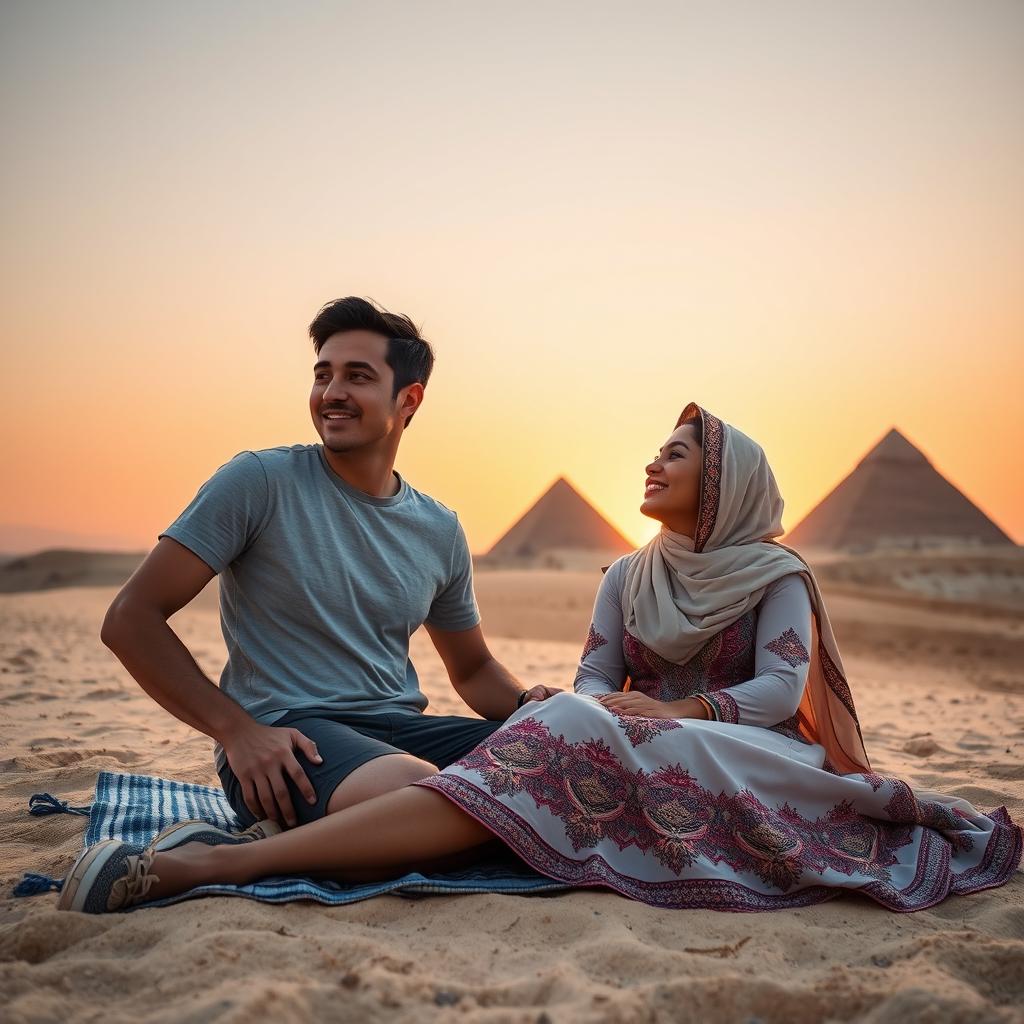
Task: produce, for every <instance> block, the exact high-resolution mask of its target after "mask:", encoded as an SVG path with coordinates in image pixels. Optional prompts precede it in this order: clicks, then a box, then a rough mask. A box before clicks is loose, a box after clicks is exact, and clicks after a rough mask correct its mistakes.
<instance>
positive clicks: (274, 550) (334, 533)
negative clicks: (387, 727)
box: [159, 444, 480, 758]
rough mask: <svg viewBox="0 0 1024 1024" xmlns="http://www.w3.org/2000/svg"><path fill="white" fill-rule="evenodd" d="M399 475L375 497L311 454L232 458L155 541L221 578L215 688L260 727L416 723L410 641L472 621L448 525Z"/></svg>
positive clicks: (462, 557) (275, 451) (456, 542)
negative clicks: (353, 719) (395, 484)
mask: <svg viewBox="0 0 1024 1024" xmlns="http://www.w3.org/2000/svg"><path fill="white" fill-rule="evenodd" d="M395 475H396V477H398V480H399V490H398V493H397V494H395V495H393V496H390V497H384V498H378V497H374V496H372V495H369V494H366V493H364V492H363V491H360V490H359V489H358V488H356V487H353V486H352V485H351V484H349V483H347V482H346V481H345V480H344V479H343V478H342V477H340V476H339V475H338V474H337V473H336V472H335V471H334V470H333V469H331V467H330V466H329V465H328V463H327V459H326V457H325V456H324V453H323V449H322V446H321V445H319V444H294V445H291V446H286V445H280V446H278V447H276V448H264V449H261V450H259V451H242V452H239V453H238V454H237V455H235V456H234V457H233V458H232V459H231V460H230V461H228V462H226V463H224V465H222V466H220V467H219V468H218V469H217V471H216V472H215V473H214V474H213V476H211V477H210V479H209V480H207V481H206V482H205V483H204V484H203V485H202V487H200V488H199V491H198V493H197V494H196V496H195V497H194V498H193V499H192V501H191V502H190V503H189V504H188V506H187V507H186V508H185V509H184V511H183V512H182V513H181V514H180V515H179V516H178V518H177V519H175V520H174V522H173V523H171V525H170V526H168V527H167V529H166V530H164V531H163V532H162V533H161V534H159V536H160V537H165V536H166V537H171V538H173V539H174V540H176V541H178V542H179V543H180V544H183V545H184V546H185V547H187V548H189V549H190V550H191V551H193V552H195V554H197V555H198V556H199V557H200V558H201V559H202V560H203V561H204V562H206V563H207V564H208V565H209V566H210V568H211V569H213V570H214V572H216V573H219V574H220V618H221V629H222V631H223V633H224V641H225V643H226V644H227V649H228V660H227V663H226V664H225V666H224V669H223V671H222V673H221V677H220V687H221V689H222V690H223V691H224V692H225V693H226V694H227V695H228V696H230V697H231V698H232V699H233V700H235V701H237V703H239V704H240V705H241V706H242V707H244V708H245V709H246V711H248V712H249V714H250V715H252V716H253V718H255V719H256V720H257V721H259V722H262V723H264V724H268V725H269V724H271V723H272V722H274V721H275V720H276V719H278V718H280V717H281V716H282V715H284V714H285V713H286V712H287V711H291V710H295V709H297V708H311V707H315V708H323V709H325V710H338V711H345V712H356V713H360V712H378V713H379V712H382V711H405V712H412V713H419V712H422V711H423V710H424V708H426V706H427V698H426V696H425V695H424V694H423V692H422V691H421V690H420V687H419V680H418V678H417V676H416V669H415V668H414V667H413V664H412V662H411V661H410V659H409V636H410V635H411V634H412V633H413V632H414V631H415V630H416V629H418V628H419V626H420V625H421V624H422V623H424V622H426V623H427V624H428V625H431V626H436V627H438V628H439V629H448V630H459V629H469V628H470V627H472V626H475V625H476V624H477V623H478V622H479V621H480V612H479V610H478V608H477V603H476V597H475V595H474V593H473V568H472V560H471V557H470V553H469V547H468V545H467V543H466V535H465V533H464V532H463V529H462V524H461V523H460V522H459V520H458V516H457V515H456V513H455V512H453V511H452V510H451V509H449V508H448V507H447V506H445V505H443V504H441V502H439V501H437V500H436V499H434V498H431V497H430V496H429V495H427V494H424V493H422V492H421V491H418V490H416V489H415V488H414V487H411V486H410V485H409V483H408V482H407V481H406V480H405V479H404V478H403V477H402V476H401V475H400V474H398V473H396V474H395ZM215 753H216V755H217V757H218V758H220V757H221V756H222V752H221V750H220V746H219V744H217V745H216V747H215Z"/></svg>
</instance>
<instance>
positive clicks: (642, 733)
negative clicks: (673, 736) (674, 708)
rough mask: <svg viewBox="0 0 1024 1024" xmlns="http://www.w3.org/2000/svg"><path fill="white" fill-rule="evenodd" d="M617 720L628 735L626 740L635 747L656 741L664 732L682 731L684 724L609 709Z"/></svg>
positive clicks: (673, 720) (670, 719)
mask: <svg viewBox="0 0 1024 1024" xmlns="http://www.w3.org/2000/svg"><path fill="white" fill-rule="evenodd" d="M607 710H608V711H610V712H611V713H612V714H613V715H614V716H615V719H616V723H617V724H618V726H619V728H621V729H622V731H623V732H624V733H625V734H626V739H628V740H629V742H630V743H631V744H632V745H633V746H634V747H639V746H640V744H641V743H646V742H647V741H648V740H652V739H654V737H655V736H658V735H660V734H661V733H663V732H670V731H671V730H672V729H681V728H682V727H683V725H682V722H677V721H676V720H675V719H674V718H649V717H648V716H647V715H624V714H623V713H622V712H621V711H619V710H618V709H616V708H611V707H610V708H608V709H607Z"/></svg>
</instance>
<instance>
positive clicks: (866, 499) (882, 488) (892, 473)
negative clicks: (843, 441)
mask: <svg viewBox="0 0 1024 1024" xmlns="http://www.w3.org/2000/svg"><path fill="white" fill-rule="evenodd" d="M781 540H782V543H783V544H786V545H789V546H791V547H795V548H800V547H809V548H810V547H813V548H826V549H833V550H841V549H846V548H864V547H868V548H870V547H876V546H879V545H890V544H894V545H914V544H921V543H925V544H932V543H943V542H963V541H966V542H973V543H982V544H1013V543H1014V542H1013V540H1011V538H1010V537H1008V536H1007V535H1006V534H1005V533H1003V531H1002V530H1001V529H1000V528H999V527H998V526H996V524H995V523H994V522H992V520H991V519H989V517H988V516H987V515H985V513H984V512H982V511H981V509H980V508H978V506H977V505H975V504H974V502H972V501H971V500H970V499H968V498H967V497H965V496H964V495H963V494H962V493H961V492H960V491H959V490H957V488H956V487H954V486H953V485H952V484H951V483H950V482H949V481H948V480H947V479H946V478H945V477H944V476H943V475H942V474H941V473H939V471H938V470H937V469H935V467H934V466H933V465H932V464H931V462H929V461H928V459H927V457H926V456H925V455H924V453H923V452H921V451H920V450H919V449H917V448H916V447H915V446H914V445H913V444H911V443H910V441H908V440H907V439H906V438H905V437H904V436H903V435H902V434H901V433H900V432H899V431H898V430H897V429H896V428H895V427H893V428H892V429H891V430H890V431H889V432H888V433H887V434H886V435H885V437H883V438H882V440H881V441H879V442H878V444H876V445H875V447H874V448H872V449H871V451H869V452H868V453H867V455H865V456H864V457H863V458H862V459H861V460H860V462H858V463H857V465H856V466H855V467H854V469H853V471H852V472H851V473H850V474H849V475H848V476H847V477H845V479H843V480H842V481H841V482H840V483H839V484H838V486H836V487H835V488H834V489H833V490H832V491H831V492H830V493H829V494H827V495H826V496H825V497H824V498H823V499H822V500H821V502H819V504H818V505H817V506H816V507H815V508H814V509H813V510H812V511H811V512H809V513H808V514H807V516H805V517H804V519H802V520H801V521H800V523H799V524H798V525H797V526H795V527H794V528H793V529H792V530H791V531H790V533H788V534H787V535H786V536H784V537H783V538H781Z"/></svg>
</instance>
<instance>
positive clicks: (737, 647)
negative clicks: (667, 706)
mask: <svg viewBox="0 0 1024 1024" xmlns="http://www.w3.org/2000/svg"><path fill="white" fill-rule="evenodd" d="M756 632H757V612H756V609H755V608H751V609H750V610H749V611H747V613H746V614H745V615H743V616H741V617H740V618H739V619H737V620H736V621H735V622H734V623H732V624H731V625H729V626H726V628H725V629H723V630H721V631H720V632H718V633H716V634H715V635H714V636H713V637H711V639H710V640H708V642H707V643H706V644H704V646H703V647H701V648H700V650H698V651H697V653H696V654H694V655H693V657H692V658H690V660H689V661H687V662H686V664H685V665H677V664H676V663H675V662H673V661H667V660H666V659H665V658H663V657H661V655H660V654H657V653H656V652H655V651H652V650H651V649H650V648H649V647H647V646H646V644H644V643H642V642H641V641H640V640H639V639H638V638H637V637H635V636H633V634H632V633H629V632H627V631H626V630H623V632H622V654H623V659H624V661H625V663H626V668H627V670H628V673H629V677H630V679H632V680H633V689H634V690H638V691H640V692H641V693H646V694H647V696H649V697H653V698H654V699H655V700H664V701H670V700H682V699H683V698H684V697H692V696H693V695H694V694H695V693H703V694H707V693H708V692H709V691H712V690H720V689H722V687H725V686H733V685H735V684H736V683H740V682H743V681H744V680H745V679H749V678H750V677H751V676H753V674H754V640H755V636H756Z"/></svg>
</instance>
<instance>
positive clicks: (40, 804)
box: [28, 793, 92, 817]
mask: <svg viewBox="0 0 1024 1024" xmlns="http://www.w3.org/2000/svg"><path fill="white" fill-rule="evenodd" d="M91 807H92V804H82V805H81V806H79V807H73V806H72V805H71V804H69V803H68V802H67V800H58V799H57V798H56V797H55V796H54V795H53V794H52V793H33V794H32V795H31V796H30V797H29V798H28V813H29V814H35V815H36V816H39V815H42V814H83V815H85V816H86V817H88V816H89V809H90V808H91Z"/></svg>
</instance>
